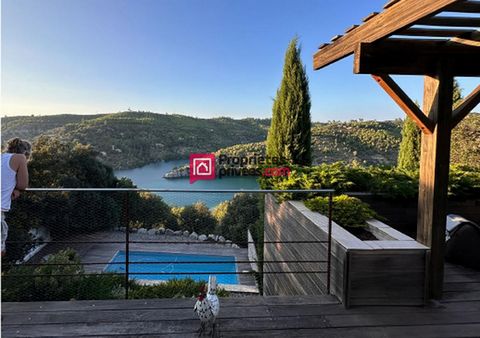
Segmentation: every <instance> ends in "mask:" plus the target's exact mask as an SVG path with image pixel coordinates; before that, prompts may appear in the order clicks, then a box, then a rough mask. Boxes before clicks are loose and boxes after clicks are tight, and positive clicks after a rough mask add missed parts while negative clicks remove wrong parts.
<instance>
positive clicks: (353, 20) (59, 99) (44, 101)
mask: <svg viewBox="0 0 480 338" xmlns="http://www.w3.org/2000/svg"><path fill="white" fill-rule="evenodd" d="M385 2H386V0H345V1H338V0H321V1H320V0H296V1H293V0H289V1H287V0H81V1H80V0H41V1H39V0H2V1H1V99H2V106H1V111H2V116H5V115H7V116H12V115H31V114H35V115H47V114H60V113H73V114H96V113H111V112H117V111H124V110H127V109H131V110H144V111H152V112H157V113H181V114H187V115H193V116H197V117H214V116H230V117H233V118H242V117H261V118H263V117H270V116H271V108H272V100H273V98H274V96H275V93H276V90H277V88H278V87H279V85H280V81H281V76H282V67H283V61H284V53H285V50H286V48H287V45H288V43H289V41H290V40H291V39H292V38H293V37H294V36H296V35H298V37H299V39H300V42H301V45H302V60H303V62H304V64H305V67H306V69H307V74H308V77H309V81H310V94H311V100H312V109H311V114H312V120H313V121H328V120H351V119H359V118H363V119H378V120H386V119H394V118H398V117H403V116H404V114H403V113H402V111H401V110H400V109H399V108H398V107H397V106H396V105H395V103H393V101H392V100H391V99H390V98H389V97H388V96H387V95H386V94H385V93H384V92H383V91H382V89H380V87H379V86H378V85H377V84H376V83H375V81H373V79H372V78H371V77H370V76H368V75H354V74H353V59H352V57H348V58H345V59H343V60H341V61H339V62H337V63H335V64H333V65H331V66H329V67H327V68H324V69H322V70H319V71H313V66H312V65H313V59H312V56H313V54H314V53H315V51H316V50H317V48H318V46H319V45H321V44H322V43H324V42H328V41H330V39H331V38H332V37H333V36H335V35H337V34H341V33H343V32H344V31H345V29H346V28H348V27H349V26H351V25H352V24H358V23H360V22H361V20H362V18H364V17H365V16H367V15H368V14H369V13H371V12H373V11H380V10H381V9H382V6H383V5H384V3H385ZM396 79H397V81H398V83H399V84H400V85H401V86H402V88H403V89H404V90H405V91H406V92H407V93H408V94H410V96H411V97H412V98H413V99H416V100H418V101H420V102H421V97H422V93H423V89H422V85H423V79H422V78H421V77H406V76H402V77H396ZM459 81H460V85H461V87H462V88H463V89H464V94H465V95H466V94H468V93H469V92H470V91H471V90H472V89H473V88H474V87H475V86H476V85H477V84H478V79H475V78H473V79H471V78H460V79H459Z"/></svg>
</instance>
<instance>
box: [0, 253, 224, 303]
mask: <svg viewBox="0 0 480 338" xmlns="http://www.w3.org/2000/svg"><path fill="white" fill-rule="evenodd" d="M45 263H48V264H49V265H44V266H38V267H33V266H17V267H14V268H12V269H11V270H10V271H8V272H7V273H4V275H3V276H2V300H3V301H6V302H32V301H54V300H55V301H60V300H72V299H77V300H84V299H121V298H124V296H125V277H124V276H122V275H114V274H108V273H102V274H96V275H94V274H86V273H85V271H84V268H83V265H82V264H81V263H80V259H79V257H78V255H77V253H76V252H75V251H74V250H72V249H66V250H61V251H59V252H57V253H56V254H53V255H51V256H50V257H49V258H48V259H47V260H46V262H45ZM50 264H51V265H50ZM54 264H71V265H54ZM60 274H63V275H72V276H68V277H65V276H55V275H60ZM33 275H43V276H42V277H40V276H38V277H34V276H33ZM204 284H205V282H203V281H200V282H196V281H194V280H193V279H189V278H186V279H178V280H169V281H167V282H165V283H162V284H158V285H140V284H138V283H136V282H135V281H130V283H129V287H130V295H129V297H130V298H137V299H138V298H172V297H194V296H197V295H198V293H199V290H200V287H201V286H202V285H204ZM217 294H218V295H219V296H221V297H227V296H228V295H229V293H228V292H227V291H225V290H224V289H221V288H219V289H218V292H217Z"/></svg>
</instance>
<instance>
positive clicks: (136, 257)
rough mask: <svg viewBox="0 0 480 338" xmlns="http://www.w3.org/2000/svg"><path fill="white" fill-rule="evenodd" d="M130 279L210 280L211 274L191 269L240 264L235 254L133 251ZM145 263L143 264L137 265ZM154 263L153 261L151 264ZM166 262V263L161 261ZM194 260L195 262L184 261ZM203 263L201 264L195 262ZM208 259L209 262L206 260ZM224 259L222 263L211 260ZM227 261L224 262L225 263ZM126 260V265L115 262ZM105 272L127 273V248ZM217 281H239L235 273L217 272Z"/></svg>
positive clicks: (218, 268)
mask: <svg viewBox="0 0 480 338" xmlns="http://www.w3.org/2000/svg"><path fill="white" fill-rule="evenodd" d="M129 262H130V263H129V265H128V266H129V274H130V278H135V279H147V280H169V279H180V278H187V277H189V278H192V279H194V280H196V281H201V280H203V281H207V280H208V274H194V275H193V274H191V273H192V272H213V275H215V272H236V271H237V265H236V263H235V257H234V256H210V255H192V254H182V253H170V252H147V251H130V253H129ZM135 262H142V264H135ZM149 262H151V263H150V264H148V263H149ZM158 262H166V263H158ZM181 262H192V263H181ZM193 262H202V263H193ZM204 262H206V263H204ZM208 262H222V263H215V264H212V263H208ZM223 262H224V263H223ZM112 263H123V264H112ZM104 271H105V272H125V251H118V252H117V253H116V254H115V256H113V258H112V260H111V261H110V263H109V264H108V265H107V267H106V268H105V270H104ZM142 272H144V273H145V272H148V273H152V272H168V274H158V275H155V274H142ZM215 276H217V282H218V283H221V284H238V278H237V275H235V274H231V275H229V274H216V275H215Z"/></svg>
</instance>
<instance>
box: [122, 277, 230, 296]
mask: <svg viewBox="0 0 480 338" xmlns="http://www.w3.org/2000/svg"><path fill="white" fill-rule="evenodd" d="M205 283H206V282H205V281H199V282H196V281H194V280H193V279H191V278H185V279H171V280H168V281H165V282H164V283H160V284H157V285H139V284H133V285H132V287H131V290H130V292H129V298H130V299H148V298H192V297H196V296H198V294H199V292H200V289H201V287H202V286H204V285H205ZM217 295H218V296H219V297H228V295H229V293H228V292H227V291H225V289H222V288H218V289H217Z"/></svg>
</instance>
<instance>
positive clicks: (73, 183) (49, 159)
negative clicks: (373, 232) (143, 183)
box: [28, 136, 117, 188]
mask: <svg viewBox="0 0 480 338" xmlns="http://www.w3.org/2000/svg"><path fill="white" fill-rule="evenodd" d="M32 149H33V153H32V159H31V161H30V162H29V164H28V170H29V173H30V186H31V187H40V188H49V187H54V188H59V187H65V188H90V187H94V188H112V187H115V186H116V183H117V179H116V178H115V176H114V174H113V170H112V168H111V167H109V166H107V165H105V164H103V163H102V162H100V161H99V160H98V159H97V155H98V154H97V152H96V151H94V150H93V148H92V146H90V145H84V144H80V143H78V142H76V141H74V142H64V141H61V140H60V139H59V138H54V137H47V136H42V137H40V138H38V139H37V140H36V141H35V142H33V144H32Z"/></svg>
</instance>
